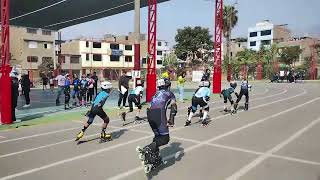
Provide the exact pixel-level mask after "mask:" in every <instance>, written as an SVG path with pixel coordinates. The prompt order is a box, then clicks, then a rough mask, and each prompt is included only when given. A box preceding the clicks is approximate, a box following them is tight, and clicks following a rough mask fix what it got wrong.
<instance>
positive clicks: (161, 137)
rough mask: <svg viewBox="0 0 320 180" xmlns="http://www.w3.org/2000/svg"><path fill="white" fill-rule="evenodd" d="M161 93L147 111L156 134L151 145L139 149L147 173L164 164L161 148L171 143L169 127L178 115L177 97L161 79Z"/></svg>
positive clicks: (159, 92) (167, 81) (153, 99)
mask: <svg viewBox="0 0 320 180" xmlns="http://www.w3.org/2000/svg"><path fill="white" fill-rule="evenodd" d="M157 84H158V89H159V91H158V92H157V93H156V94H155V95H154V96H153V98H152V100H151V105H150V108H149V109H148V110H147V116H148V122H149V125H150V127H151V129H152V131H153V133H154V138H153V141H152V143H151V144H149V145H147V146H145V147H144V148H141V147H139V146H138V147H137V149H136V150H137V152H138V153H139V158H140V159H141V160H142V161H143V164H144V166H145V169H144V170H145V172H146V173H148V172H150V171H151V170H152V169H154V168H156V167H157V166H159V165H161V164H162V158H161V156H160V154H159V147H160V146H163V145H166V144H168V143H169V140H170V136H169V126H171V127H172V126H173V125H174V117H175V116H176V114H177V104H176V98H175V95H174V94H173V93H172V92H171V91H170V90H169V88H170V85H171V83H170V81H169V80H167V79H160V80H158V82H157ZM168 107H170V109H171V110H170V119H169V121H168V120H167V116H166V112H167V109H168Z"/></svg>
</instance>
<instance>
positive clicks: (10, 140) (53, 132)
mask: <svg viewBox="0 0 320 180" xmlns="http://www.w3.org/2000/svg"><path fill="white" fill-rule="evenodd" d="M265 89H266V90H265V93H266V92H268V91H269V89H268V88H265ZM283 92H284V93H285V92H287V91H283ZM283 92H282V93H283ZM282 93H280V94H282ZM261 94H264V93H261ZM280 94H279V93H278V94H275V95H280ZM275 95H272V96H275ZM267 97H268V96H267ZM267 97H265V98H267ZM269 97H270V96H269ZM217 102H220V101H213V102H211V103H217ZM211 103H210V104H211ZM186 107H188V106H185V107H180V108H178V109H185V108H186ZM47 112H50V111H47ZM133 118H134V116H132V117H128V118H127V119H128V120H129V119H133ZM117 121H121V119H115V120H113V121H110V123H111V122H117ZM74 129H77V128H69V129H63V130H58V131H52V132H47V133H42V134H34V135H31V136H25V137H21V138H15V139H8V140H5V141H0V144H1V143H6V142H12V141H18V140H24V139H28V138H34V137H38V136H44V135H50V134H55V133H59V132H64V131H69V130H74ZM0 157H1V156H0Z"/></svg>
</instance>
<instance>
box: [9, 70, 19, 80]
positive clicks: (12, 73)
mask: <svg viewBox="0 0 320 180" xmlns="http://www.w3.org/2000/svg"><path fill="white" fill-rule="evenodd" d="M9 76H10V77H14V78H16V77H18V71H17V70H16V69H15V68H12V70H11V72H10V74H9Z"/></svg>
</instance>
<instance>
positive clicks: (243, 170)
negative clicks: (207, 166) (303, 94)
mask: <svg viewBox="0 0 320 180" xmlns="http://www.w3.org/2000/svg"><path fill="white" fill-rule="evenodd" d="M319 122H320V118H318V119H316V120H314V121H312V122H311V123H309V124H308V125H307V126H305V127H304V128H302V129H300V130H299V131H297V132H296V133H294V134H293V135H292V136H290V137H289V138H287V139H286V140H284V141H283V142H281V143H280V144H278V145H277V146H275V147H273V148H272V149H270V150H269V151H267V152H266V153H264V154H262V155H260V156H259V157H258V158H256V159H255V160H253V161H252V162H251V163H249V164H247V165H246V166H244V167H243V168H241V169H240V170H238V171H237V172H235V173H234V174H232V175H231V176H230V177H228V178H227V180H236V179H239V178H240V177H242V176H244V175H245V174H246V173H247V172H249V171H250V170H251V169H253V168H255V167H256V166H258V165H259V164H260V163H261V162H263V161H264V160H266V159H267V158H269V157H271V155H272V154H274V153H275V152H277V151H279V150H280V149H281V148H283V147H284V146H286V145H287V144H289V143H290V142H292V141H293V140H295V139H297V138H298V137H299V136H301V135H302V134H303V133H305V132H306V131H308V130H309V129H311V128H312V127H313V126H314V125H316V124H318V123H319Z"/></svg>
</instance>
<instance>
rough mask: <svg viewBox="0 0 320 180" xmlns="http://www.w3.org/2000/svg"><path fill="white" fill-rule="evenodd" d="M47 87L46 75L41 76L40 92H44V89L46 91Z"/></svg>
mask: <svg viewBox="0 0 320 180" xmlns="http://www.w3.org/2000/svg"><path fill="white" fill-rule="evenodd" d="M47 85H48V78H47V76H46V75H43V76H42V90H43V91H44V89H46V90H47V89H48V88H47Z"/></svg>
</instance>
